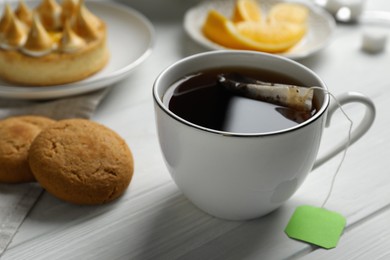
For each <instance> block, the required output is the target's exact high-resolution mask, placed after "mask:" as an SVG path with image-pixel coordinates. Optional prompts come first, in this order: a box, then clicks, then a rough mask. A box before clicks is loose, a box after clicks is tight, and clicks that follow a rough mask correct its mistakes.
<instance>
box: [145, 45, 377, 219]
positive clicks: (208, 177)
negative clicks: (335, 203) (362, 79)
mask: <svg viewBox="0 0 390 260" xmlns="http://www.w3.org/2000/svg"><path fill="white" fill-rule="evenodd" d="M221 66H222V67H224V66H225V67H226V66H234V67H237V66H243V67H251V68H259V69H263V70H264V69H266V70H271V71H275V72H279V73H283V74H285V75H287V76H290V77H293V78H296V79H299V80H300V81H301V82H303V83H304V84H305V85H307V86H317V87H320V88H323V89H324V90H327V88H326V86H325V84H324V82H323V81H322V80H321V79H320V78H319V77H318V76H317V75H316V74H315V73H314V72H313V71H311V70H310V69H308V68H306V67H304V66H303V65H301V64H299V63H297V62H295V61H292V60H289V59H286V58H283V57H280V56H276V55H270V54H264V53H259V52H252V51H211V52H205V53H200V54H196V55H193V56H190V57H187V58H184V59H182V60H179V61H177V62H176V63H174V64H173V65H171V66H169V67H168V68H166V69H165V70H164V71H163V72H162V73H161V74H160V75H159V76H158V78H157V79H156V81H155V83H154V86H153V97H154V107H155V118H156V125H157V132H158V138H159V142H160V146H161V150H162V154H163V157H164V159H165V163H166V165H167V167H168V170H169V172H170V174H171V176H172V178H173V180H174V181H175V183H176V184H177V186H178V187H179V189H180V190H181V191H182V192H183V193H184V195H185V196H186V197H187V198H188V199H189V200H190V201H192V202H193V203H194V204H195V205H196V206H198V207H199V208H200V209H202V210H204V211H205V212H207V213H209V214H211V215H213V216H216V217H219V218H223V219H229V220H246V219H252V218H256V217H260V216H263V215H265V214H267V213H269V212H271V211H273V210H274V209H276V208H278V207H279V206H280V205H281V204H283V203H284V202H285V201H286V200H287V199H289V198H290V197H291V196H292V195H293V194H294V192H295V191H296V190H297V189H298V187H299V186H300V185H301V184H302V183H303V181H304V180H305V178H306V176H307V174H308V173H309V172H310V171H311V170H312V169H313V168H314V167H317V166H319V165H320V164H322V163H324V162H325V161H327V160H328V159H329V158H331V157H333V156H334V155H336V154H337V153H338V152H340V151H341V150H342V149H343V148H344V147H345V145H346V142H347V140H345V142H344V143H340V144H338V145H335V147H334V148H333V149H332V150H331V151H330V152H329V153H328V154H326V155H325V156H324V157H322V158H318V159H316V157H317V153H318V150H319V146H320V141H321V136H322V132H323V130H324V127H325V124H326V122H329V121H330V117H331V114H332V113H333V112H334V111H335V110H337V108H338V107H337V106H336V105H332V106H330V97H329V94H326V91H322V90H315V94H314V95H315V97H316V98H317V100H318V101H319V104H320V108H319V111H318V112H317V113H316V114H315V115H314V116H313V117H311V118H310V119H308V120H307V121H305V122H303V123H301V124H299V125H297V126H294V127H291V128H288V129H283V130H280V131H275V132H267V133H250V134H248V133H231V132H222V131H216V130H212V129H208V128H205V127H202V126H199V125H195V124H193V123H191V122H189V121H186V120H184V119H182V118H180V117H178V116H177V115H175V114H174V113H172V112H171V111H170V110H169V109H168V108H167V106H166V105H165V104H164V103H163V102H162V97H163V95H164V93H165V92H166V90H167V89H168V88H169V87H170V86H171V85H172V83H174V82H175V81H176V80H178V79H180V78H182V77H183V76H185V75H188V74H192V73H194V72H198V71H202V70H207V69H210V68H216V67H221ZM338 100H339V102H340V103H341V104H342V105H343V104H346V103H350V102H359V103H362V104H364V105H365V108H366V111H365V116H364V118H363V119H362V120H361V122H359V124H358V126H357V127H355V129H354V131H353V133H352V140H351V141H352V142H351V143H353V142H354V141H356V140H357V139H359V138H360V137H361V136H362V135H363V134H364V133H365V132H366V131H367V130H368V129H369V128H370V126H371V125H372V123H373V121H374V118H375V106H374V104H373V102H372V101H371V100H370V99H369V98H367V97H365V96H363V95H361V94H359V93H346V94H344V95H341V96H340V97H338ZM327 115H328V120H327Z"/></svg>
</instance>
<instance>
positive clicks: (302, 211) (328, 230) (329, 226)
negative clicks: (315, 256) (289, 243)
mask: <svg viewBox="0 0 390 260" xmlns="http://www.w3.org/2000/svg"><path fill="white" fill-rule="evenodd" d="M345 224H346V219H345V217H344V216H342V215H341V214H339V213H337V212H334V211H329V210H327V209H324V208H318V207H313V206H300V207H298V208H297V209H296V210H295V212H294V214H293V215H292V216H291V219H290V221H289V223H288V224H287V227H286V229H285V230H284V231H285V232H286V234H287V235H288V236H289V237H290V238H294V239H297V240H301V241H304V242H308V243H310V244H314V245H317V246H320V247H323V248H326V249H330V248H334V247H336V246H337V243H338V241H339V239H340V236H341V234H342V233H343V230H344V227H345Z"/></svg>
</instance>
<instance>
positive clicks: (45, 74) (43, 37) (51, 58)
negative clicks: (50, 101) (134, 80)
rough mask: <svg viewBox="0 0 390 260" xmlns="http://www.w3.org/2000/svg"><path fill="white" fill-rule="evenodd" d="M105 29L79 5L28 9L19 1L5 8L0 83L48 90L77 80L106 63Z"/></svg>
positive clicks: (67, 1)
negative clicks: (6, 82)
mask: <svg viewBox="0 0 390 260" xmlns="http://www.w3.org/2000/svg"><path fill="white" fill-rule="evenodd" d="M106 39H107V28H106V25H105V23H104V22H103V21H102V20H101V19H100V18H98V17H97V16H95V15H94V14H93V13H92V12H91V11H90V10H89V9H88V8H87V7H86V5H85V3H84V1H83V0H63V1H62V2H61V4H59V3H57V1H56V0H42V1H41V2H40V4H39V5H38V6H36V7H35V8H33V9H31V8H29V7H28V6H27V5H26V4H25V3H24V1H23V0H20V1H19V5H18V6H17V8H16V9H15V10H12V8H11V7H10V5H9V4H5V8H4V11H3V15H2V17H1V20H0V78H2V79H4V80H6V81H9V82H12V83H17V84H23V85H31V86H50V85H58V84H66V83H71V82H75V81H79V80H82V79H84V78H86V77H88V76H91V75H92V74H94V73H96V72H98V71H100V70H101V69H102V68H103V67H104V66H105V65H106V64H107V61H108V59H109V52H108V49H107V45H106Z"/></svg>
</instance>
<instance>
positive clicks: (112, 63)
mask: <svg viewBox="0 0 390 260" xmlns="http://www.w3.org/2000/svg"><path fill="white" fill-rule="evenodd" d="M28 3H29V4H32V5H33V6H36V3H38V2H37V1H33V2H28ZM86 5H87V7H88V9H89V10H91V11H92V12H93V13H94V14H95V15H97V16H98V17H100V18H102V19H103V20H104V21H105V22H106V24H107V26H108V42H107V43H108V48H109V50H110V60H109V62H108V64H107V65H106V67H105V68H104V69H103V70H101V71H100V72H98V73H97V74H95V75H93V76H91V77H89V78H87V79H85V80H82V81H78V82H75V83H71V84H64V85H57V86H43V87H23V86H17V85H13V84H10V83H7V82H4V81H0V97H6V98H17V99H31V100H33V99H50V98H59V97H66V96H71V95H76V94H81V93H86V92H89V91H93V90H97V89H100V88H104V87H109V86H111V85H112V84H114V83H116V82H118V81H119V80H122V79H123V78H124V77H126V76H128V74H129V73H130V72H131V71H132V70H133V69H134V68H135V67H137V66H138V65H140V64H141V63H142V62H143V61H144V60H145V59H146V58H147V57H148V56H149V55H150V53H151V51H152V47H153V44H154V29H153V27H152V24H151V23H150V22H149V20H147V19H146V18H145V17H144V16H143V15H141V14H140V13H138V12H137V11H135V10H133V9H131V8H129V7H127V6H124V5H120V4H116V3H112V2H109V1H107V2H103V1H101V2H95V1H87V2H86ZM1 12H2V11H1Z"/></svg>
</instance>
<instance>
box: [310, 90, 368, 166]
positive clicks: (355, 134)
mask: <svg viewBox="0 0 390 260" xmlns="http://www.w3.org/2000/svg"><path fill="white" fill-rule="evenodd" d="M337 100H338V102H339V103H340V105H345V104H348V103H354V102H358V103H361V104H363V105H365V107H366V111H365V114H364V117H363V119H362V120H361V122H360V123H359V125H358V126H357V127H356V128H355V129H354V130H353V131H352V133H351V140H350V145H352V144H353V143H355V142H356V141H357V140H358V139H359V138H360V137H362V136H363V135H364V134H365V133H366V132H367V131H368V129H370V127H371V125H372V124H373V123H374V119H375V105H374V102H373V101H372V100H371V99H369V98H368V97H366V96H364V95H363V94H360V93H357V92H347V93H344V94H342V95H340V96H338V97H337ZM338 108H339V106H338V104H337V102H335V103H332V104H331V105H330V106H329V108H328V117H327V119H326V124H325V126H326V127H328V126H329V125H330V120H331V118H332V116H333V113H334V112H335V111H336V110H337V109H338ZM347 143H348V139H345V140H344V141H342V142H340V143H338V144H337V145H336V146H334V147H333V148H332V149H331V150H330V151H328V152H327V153H326V154H324V155H323V156H322V157H320V158H317V160H316V161H315V163H314V166H313V168H312V170H314V169H316V168H317V167H319V166H321V165H322V164H323V163H325V162H326V161H328V160H329V159H331V158H332V157H334V156H335V155H337V154H338V153H340V152H341V151H343V150H344V149H345V146H346V145H347Z"/></svg>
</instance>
